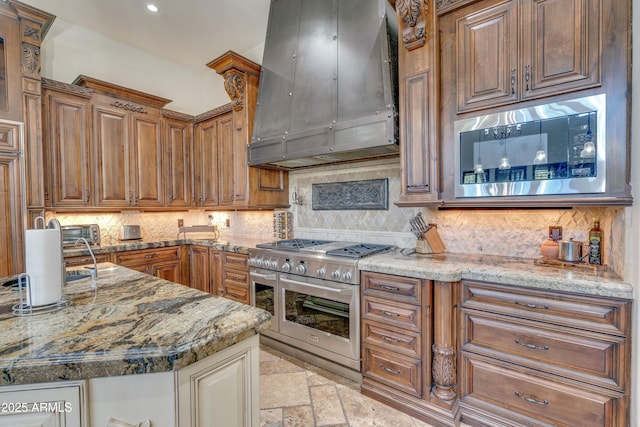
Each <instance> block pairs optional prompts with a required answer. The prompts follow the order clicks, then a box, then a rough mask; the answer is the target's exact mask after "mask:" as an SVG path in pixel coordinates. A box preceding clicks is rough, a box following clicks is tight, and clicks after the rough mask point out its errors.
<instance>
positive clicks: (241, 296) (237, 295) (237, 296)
mask: <svg viewBox="0 0 640 427" xmlns="http://www.w3.org/2000/svg"><path fill="white" fill-rule="evenodd" d="M227 295H231V296H232V297H236V298H243V295H240V294H236V293H233V292H227Z"/></svg>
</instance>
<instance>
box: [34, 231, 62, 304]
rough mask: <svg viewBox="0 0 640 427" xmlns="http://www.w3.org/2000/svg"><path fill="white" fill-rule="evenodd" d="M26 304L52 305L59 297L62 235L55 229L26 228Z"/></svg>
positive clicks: (60, 292)
mask: <svg viewBox="0 0 640 427" xmlns="http://www.w3.org/2000/svg"><path fill="white" fill-rule="evenodd" d="M25 255H26V257H25V258H26V259H25V262H26V273H27V275H28V276H29V282H28V285H27V289H26V291H27V292H26V294H27V305H30V306H32V307H36V306H40V305H47V304H53V303H55V302H57V301H60V299H61V298H62V284H63V277H64V271H63V270H64V264H63V260H62V235H61V232H60V230H56V229H36V230H26V231H25Z"/></svg>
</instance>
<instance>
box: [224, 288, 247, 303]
mask: <svg viewBox="0 0 640 427" xmlns="http://www.w3.org/2000/svg"><path fill="white" fill-rule="evenodd" d="M222 296H224V297H225V298H229V299H232V300H235V301H238V302H241V303H244V304H249V288H248V287H246V286H245V287H242V286H234V285H228V284H225V285H224V294H223V295H222Z"/></svg>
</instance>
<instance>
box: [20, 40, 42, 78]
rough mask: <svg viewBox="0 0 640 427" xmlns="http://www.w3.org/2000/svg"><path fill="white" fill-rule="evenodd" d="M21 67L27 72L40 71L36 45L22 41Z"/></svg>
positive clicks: (38, 50)
mask: <svg viewBox="0 0 640 427" xmlns="http://www.w3.org/2000/svg"><path fill="white" fill-rule="evenodd" d="M22 68H23V71H24V72H25V73H28V74H35V73H38V72H39V71H40V48H39V47H38V46H34V45H32V44H29V43H22Z"/></svg>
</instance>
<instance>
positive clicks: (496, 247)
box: [34, 4, 639, 407]
mask: <svg viewBox="0 0 640 427" xmlns="http://www.w3.org/2000/svg"><path fill="white" fill-rule="evenodd" d="M34 6H36V7H39V8H41V9H43V10H47V5H45V4H42V5H38V4H34ZM263 6H264V7H265V9H264V10H263V12H264V14H265V15H266V13H267V12H266V7H267V5H263ZM51 12H52V11H51ZM634 13H636V12H634ZM57 25H61V27H62V28H61V27H57ZM51 31H52V32H51V33H50V34H48V35H47V37H46V38H45V39H44V41H43V50H42V56H41V59H42V75H43V76H44V77H46V78H51V79H54V80H58V81H63V82H67V83H69V82H71V81H73V80H74V79H75V78H76V77H77V76H78V75H80V74H83V75H89V76H92V77H96V78H100V79H101V80H104V81H109V82H115V83H117V84H119V85H122V86H126V87H131V88H135V89H137V90H142V91H144V92H146V93H152V94H154V95H160V96H166V97H167V98H173V99H177V95H178V94H179V93H181V92H182V90H181V89H180V88H181V87H182V86H181V85H182V84H184V82H185V81H195V82H198V83H201V82H202V84H203V85H205V87H207V88H208V89H207V90H202V86H199V88H198V90H197V91H195V92H196V93H199V94H200V95H201V96H202V97H205V96H204V94H203V93H206V94H207V96H206V97H208V98H209V99H207V100H206V101H205V100H202V103H201V104H197V103H196V102H191V101H189V102H183V103H182V104H180V103H179V102H176V104H175V107H174V106H173V105H169V108H175V109H176V110H177V111H181V112H186V113H190V114H199V113H201V112H202V111H206V110H208V109H210V108H212V107H216V106H218V105H223V104H226V103H228V100H229V97H228V95H227V94H226V93H224V92H222V90H223V88H222V86H223V85H222V84H221V83H220V80H214V79H213V78H214V77H217V76H215V73H214V72H213V71H211V70H206V71H207V73H208V74H209V75H212V76H211V80H212V81H211V82H209V81H208V80H204V77H202V76H201V75H197V73H195V75H194V74H193V73H192V72H190V70H182V69H177V68H176V66H175V65H174V64H169V63H168V62H167V61H164V60H161V59H159V58H156V57H151V56H149V55H148V54H145V53H144V52H141V51H139V50H136V49H134V48H130V47H127V46H125V45H123V44H120V43H118V42H114V41H113V40H110V39H106V38H104V37H103V36H100V35H99V34H97V33H93V32H90V31H88V30H86V29H84V28H82V27H80V26H79V25H75V24H72V23H71V22H68V21H65V20H64V18H63V17H62V16H61V15H59V16H58V18H57V20H56V25H54V27H52V29H51ZM56 32H58V33H59V34H58V35H56ZM76 40H90V41H91V42H92V43H91V45H93V46H100V48H94V47H84V49H86V50H85V51H82V49H83V48H81V47H78V46H77V42H76ZM87 44H88V45H89V43H87ZM74 45H75V46H74ZM70 46H73V47H70ZM65 49H66V53H63V52H65ZM402 49H404V48H402ZM402 49H400V50H401V53H404V51H402ZM71 50H73V52H70V51H71ZM225 50H226V48H222V49H221V52H224V51H225ZM257 50H261V49H257ZM47 52H55V55H54V56H53V58H52V56H51V55H50V53H47ZM114 52H118V53H117V55H116V57H112V56H111V55H113V54H114ZM244 54H246V56H250V55H249V54H250V52H248V53H247V52H243V55H244ZM65 55H69V56H67V57H66V58H67V59H64V58H65ZM254 55H256V56H254V58H256V60H258V59H260V56H259V55H261V52H260V53H259V54H258V53H254ZM60 56H62V58H60ZM215 56H216V55H215V54H212V55H211V57H215ZM86 58H92V60H90V61H87V60H86ZM116 59H117V61H118V62H120V63H122V62H126V63H129V64H131V63H135V64H140V65H139V66H140V67H143V66H145V67H148V68H145V70H153V71H152V72H149V71H147V72H144V71H143V72H141V73H140V74H137V73H134V72H133V71H132V70H131V69H130V67H126V71H125V72H123V71H124V70H123V69H122V68H114V67H111V66H109V65H110V64H112V63H113V62H115V60H116ZM209 59H211V58H208V59H207V60H209ZM49 61H51V62H49ZM205 62H206V61H205ZM76 64H78V65H76ZM66 67H68V69H64V68H66ZM165 72H166V73H167V74H166V75H165V74H163V73H165ZM179 72H180V73H179ZM190 73H192V74H190ZM175 75H185V78H184V79H176V78H175ZM154 77H155V78H154ZM176 80H182V81H181V83H180V85H178V88H175V89H173V88H172V87H171V84H172V83H173V82H174V81H176ZM165 91H166V92H165ZM214 94H217V95H218V97H217V98H214ZM211 99H217V100H218V101H217V102H212V101H211ZM635 110H636V109H633V111H634V112H635ZM636 115H637V114H634V117H635V116H636ZM637 121H638V120H632V119H630V120H629V122H630V123H635V122H637ZM634 126H637V125H634ZM634 130H635V129H632V135H633V134H635V132H633V131H634ZM632 156H633V158H634V159H637V154H636V153H635V152H632ZM636 163H637V162H636V161H632V164H636ZM356 166H357V167H354V165H348V166H337V165H336V166H325V167H317V168H311V169H301V170H297V171H291V172H290V173H289V190H290V193H293V192H295V193H296V194H297V195H298V199H297V203H298V204H293V205H292V206H291V208H290V210H291V212H292V213H293V219H294V221H295V224H294V232H295V235H296V237H298V236H302V237H311V238H318V237H323V238H324V237H326V238H328V239H331V240H341V241H342V240H346V241H367V242H371V243H379V242H391V243H392V244H394V245H396V246H399V247H412V246H414V244H415V239H414V237H413V236H412V234H411V233H410V231H409V226H408V223H409V219H410V218H411V217H413V216H414V215H415V214H416V213H417V212H419V211H422V212H423V215H424V216H425V217H426V218H427V219H428V222H431V223H436V224H437V225H438V231H439V233H440V234H441V236H442V238H443V240H444V241H445V243H446V245H447V250H448V252H451V253H470V254H476V253H482V254H486V255H499V256H512V255H513V254H518V256H521V257H525V258H535V257H537V256H538V254H539V246H540V244H541V243H542V242H543V241H544V240H545V238H546V230H547V227H548V226H549V225H561V226H563V228H564V233H565V234H566V235H567V236H573V237H575V239H576V240H584V239H585V237H586V232H587V231H588V229H589V228H590V227H591V220H592V218H594V217H600V218H602V220H603V228H604V229H605V233H606V234H605V236H607V239H608V240H607V243H608V244H606V245H605V251H607V253H606V256H605V260H606V262H607V263H609V265H610V266H611V268H612V270H613V271H615V272H617V273H618V274H620V276H622V277H623V278H624V279H625V280H626V281H627V282H628V283H631V284H634V286H635V284H636V283H638V272H637V271H636V269H637V267H636V265H637V262H635V261H637V260H636V258H635V256H637V255H635V254H637V253H638V248H637V247H636V246H637V243H636V241H637V240H638V239H635V238H633V237H632V236H638V235H639V233H638V231H637V230H638V228H637V224H635V222H634V221H633V220H632V219H633V218H637V217H638V216H637V208H636V207H635V206H633V207H626V208H625V207H615V206H614V207H602V206H595V207H576V208H574V209H512V210H505V209H500V210H484V209H483V210H466V209H460V210H437V209H433V208H416V207H399V206H398V205H396V204H395V203H393V202H395V201H396V200H397V199H398V197H399V195H400V194H401V192H402V185H403V184H402V183H401V181H402V178H401V177H402V166H401V165H400V163H398V161H397V160H395V161H393V160H391V161H390V160H376V161H371V162H368V163H366V164H363V165H356ZM631 173H632V183H637V182H638V180H637V176H636V172H635V170H634V169H633V168H632V170H631ZM379 178H387V179H388V180H389V195H390V200H391V202H392V203H389V208H388V210H380V211H349V210H345V211H327V212H326V213H324V212H323V213H322V214H319V213H318V211H315V210H314V209H313V206H312V200H313V195H312V188H313V184H318V183H324V182H343V181H354V180H368V179H379ZM209 214H211V215H212V216H213V219H212V221H213V223H214V224H215V225H217V226H218V229H219V232H220V234H221V238H222V240H225V239H229V240H234V239H243V238H248V237H251V238H257V240H261V241H271V240H273V235H272V221H273V218H272V213H271V212H270V211H266V210H265V211H242V210H235V211H210V212H206V211H201V210H191V211H186V212H185V211H183V212H169V213H159V212H146V211H145V212H140V211H135V210H127V211H123V212H122V213H119V214H113V213H92V214H81V213H77V212H64V213H56V217H58V218H61V220H62V222H63V223H65V224H83V223H94V222H95V223H99V224H100V226H101V230H102V234H103V236H104V238H105V242H108V241H109V240H108V239H109V238H110V239H113V240H114V241H115V240H117V239H118V237H119V232H120V226H121V225H125V224H140V225H142V228H143V230H144V232H145V233H147V234H146V235H145V238H146V239H150V240H153V239H164V238H167V237H175V235H176V234H177V231H178V228H177V221H178V220H179V219H184V220H185V224H187V225H195V224H205V223H208V222H209V221H210V220H209V217H208V215H209ZM227 220H228V222H227ZM227 224H228V226H227ZM620 242H624V244H621V243H620ZM633 315H634V319H637V314H636V313H634V314H633ZM634 325H636V326H635V327H637V320H636V321H635V322H634ZM633 345H634V346H636V349H637V344H636V343H634V344H633ZM637 353H638V352H637V351H636V350H635V349H634V351H633V352H632V354H633V355H634V358H633V365H632V366H634V367H635V366H637V361H636V359H637V356H636V355H637ZM636 371H637V370H636V369H632V373H635V372H636ZM633 383H634V385H633V387H634V390H635V387H636V385H635V384H636V383H637V378H634V380H633ZM636 394H637V393H634V392H632V394H631V395H632V399H637V396H636ZM630 406H631V407H637V406H638V405H633V404H630Z"/></svg>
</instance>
